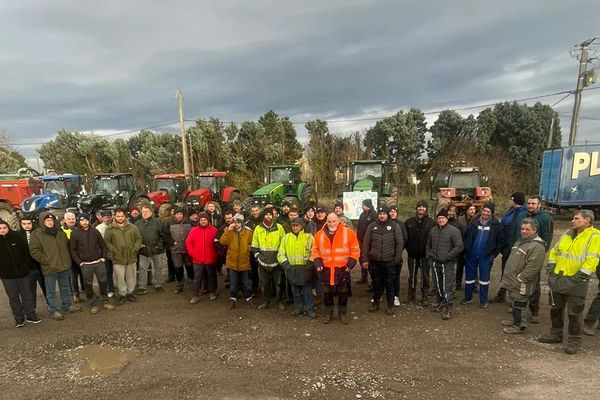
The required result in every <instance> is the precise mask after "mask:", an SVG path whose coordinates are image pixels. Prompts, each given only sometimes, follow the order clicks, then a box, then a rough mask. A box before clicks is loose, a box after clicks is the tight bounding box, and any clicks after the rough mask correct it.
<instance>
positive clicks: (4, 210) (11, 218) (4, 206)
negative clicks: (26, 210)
mask: <svg viewBox="0 0 600 400" xmlns="http://www.w3.org/2000/svg"><path fill="white" fill-rule="evenodd" d="M0 219H1V220H2V221H4V222H6V223H8V227H9V228H10V229H12V230H13V231H18V230H19V229H20V226H19V218H17V214H15V212H14V210H13V208H12V207H11V206H10V204H8V203H5V202H1V203H0Z"/></svg>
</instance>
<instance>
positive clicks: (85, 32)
mask: <svg viewBox="0 0 600 400" xmlns="http://www.w3.org/2000/svg"><path fill="white" fill-rule="evenodd" d="M225 3H226V4H220V5H217V6H214V5H212V3H205V4H200V3H199V2H176V3H174V4H169V5H166V4H165V5H163V3H162V2H155V3H149V2H125V3H122V2H106V3H102V4H103V6H102V7H100V6H98V5H97V3H88V2H78V3H72V2H63V3H59V2H47V3H41V4H40V3H38V2H35V3H33V2H31V3H28V2H19V3H18V4H14V5H8V6H7V5H4V6H0V10H2V9H4V10H2V11H5V12H2V13H0V15H3V17H0V34H1V36H2V37H3V42H4V43H5V44H6V48H7V49H8V50H9V51H8V52H7V53H6V54H5V55H2V56H0V74H1V76H2V77H3V78H4V79H3V81H4V82H6V87H5V90H2V91H1V92H0V128H1V129H4V130H5V131H6V133H7V134H9V135H11V136H12V137H13V138H14V139H15V143H19V142H39V141H42V140H44V139H48V138H51V137H52V136H53V135H54V134H55V133H56V131H57V130H58V129H60V128H66V129H70V130H81V131H88V130H95V131H99V130H100V131H101V130H111V129H122V130H126V129H134V128H141V127H144V126H151V125H155V124H158V123H162V122H167V121H173V120H176V119H177V110H176V101H175V98H174V93H175V90H176V89H177V88H181V89H182V91H183V93H184V96H185V99H186V105H185V111H186V117H187V118H195V117H201V116H204V117H207V116H218V117H220V118H221V119H222V120H244V119H255V118H257V117H258V116H260V115H261V114H263V113H264V112H266V111H268V110H269V109H274V110H275V111H276V112H278V113H280V114H284V115H289V116H291V117H292V118H294V117H295V116H302V118H304V119H306V118H314V117H324V116H325V117H328V118H344V117H352V116H357V115H360V116H365V115H368V114H369V113H371V114H378V112H381V110H390V112H392V111H393V110H397V109H399V108H403V107H410V106H416V107H420V108H421V109H423V110H432V109H439V108H446V107H460V106H464V105H466V106H469V105H474V104H481V103H487V102H494V101H502V100H511V99H515V98H522V97H528V96H531V95H536V94H544V93H550V92H554V91H558V90H564V89H571V88H572V87H573V86H574V81H575V74H576V70H577V63H576V61H575V60H573V59H572V58H571V57H570V56H569V54H568V49H569V47H570V46H571V45H573V44H574V43H577V42H580V41H582V40H584V39H587V38H589V37H593V36H594V35H596V34H598V32H594V29H597V26H596V25H597V24H596V21H595V18H594V16H593V13H581V12H579V11H577V10H581V9H585V8H586V7H588V8H589V9H592V8H593V7H592V5H593V3H592V2H591V1H588V2H580V3H579V4H578V7H577V10H576V9H575V8H573V7H571V6H570V5H568V4H563V2H560V1H551V2H550V1H545V2H541V1H539V2H529V3H527V4H526V5H522V4H521V3H520V2H503V3H502V4H496V3H492V2H474V1H473V2H471V1H461V2H448V3H447V4H446V3H441V2H440V3H439V4H436V2H391V1H390V2H387V1H386V2H384V1H382V2H379V1H377V2H375V1H373V2H363V1H357V2H348V1H345V2H342V1H340V2H325V3H326V4H320V3H318V2H302V3H289V5H286V3H282V2H270V1H269V2H225ZM292 4H293V6H292ZM92 11H93V12H92ZM598 92H600V91H597V92H593V93H592V92H590V93H586V94H585V96H584V112H589V113H590V115H591V114H592V113H594V108H589V105H592V106H593V105H598V100H599V99H600V93H598ZM556 100H558V98H550V99H547V101H546V102H547V103H550V104H551V103H552V102H553V101H556ZM570 104H571V99H569V100H567V101H565V102H563V103H561V105H560V106H559V108H558V110H559V111H560V112H564V113H569V112H570ZM586 104H587V105H588V106H586ZM586 107H587V108H586ZM595 109H596V110H597V107H596V108H595ZM476 111H477V110H475V112H476ZM597 114H598V113H597V112H596V115H595V116H599V115H597ZM568 118H569V117H568V116H566V115H565V116H561V119H562V120H563V122H562V124H563V134H564V135H566V134H568V133H565V127H568ZM565 121H567V122H566V124H565ZM590 123H592V122H591V121H590ZM589 126H590V125H586V123H584V121H582V135H592V132H593V129H588V128H589ZM356 127H357V126H356V125H355V126H351V125H344V129H353V128H356ZM338 128H339V127H338ZM334 129H336V128H334ZM339 129H342V128H339ZM582 137H583V136H582ZM34 148H35V147H34V146H30V147H26V148H25V147H23V148H22V150H23V151H24V152H25V153H28V155H31V154H32V153H33V149H34Z"/></svg>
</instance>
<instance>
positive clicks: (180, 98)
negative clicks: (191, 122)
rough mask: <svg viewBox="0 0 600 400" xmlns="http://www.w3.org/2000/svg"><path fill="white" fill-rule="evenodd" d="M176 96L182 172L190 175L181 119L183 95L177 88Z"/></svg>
mask: <svg viewBox="0 0 600 400" xmlns="http://www.w3.org/2000/svg"><path fill="white" fill-rule="evenodd" d="M175 97H177V103H178V105H179V124H180V126H181V147H182V150H183V173H184V174H185V175H186V176H189V175H190V159H189V157H188V146H187V140H186V138H185V122H184V119H183V95H182V94H181V91H180V90H179V89H177V93H176V94H175Z"/></svg>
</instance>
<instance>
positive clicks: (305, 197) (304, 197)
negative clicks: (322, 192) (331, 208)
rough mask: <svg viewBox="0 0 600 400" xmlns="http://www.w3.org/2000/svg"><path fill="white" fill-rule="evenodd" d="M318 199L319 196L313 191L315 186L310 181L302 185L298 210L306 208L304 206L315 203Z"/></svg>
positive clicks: (301, 210)
mask: <svg viewBox="0 0 600 400" xmlns="http://www.w3.org/2000/svg"><path fill="white" fill-rule="evenodd" d="M318 201H319V198H318V196H317V192H316V191H315V187H314V186H313V185H312V184H310V183H307V184H306V185H304V187H303V188H302V193H300V212H303V211H304V210H306V208H307V207H308V206H309V205H311V204H314V205H316V204H317V202H318Z"/></svg>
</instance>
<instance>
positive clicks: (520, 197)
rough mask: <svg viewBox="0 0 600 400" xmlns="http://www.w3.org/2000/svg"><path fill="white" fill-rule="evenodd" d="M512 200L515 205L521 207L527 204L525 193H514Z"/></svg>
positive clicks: (511, 196)
mask: <svg viewBox="0 0 600 400" xmlns="http://www.w3.org/2000/svg"><path fill="white" fill-rule="evenodd" d="M510 199H511V200H512V201H514V202H515V204H518V205H520V206H522V205H523V204H525V194H524V193H523V192H514V193H513V194H511V195H510Z"/></svg>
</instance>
